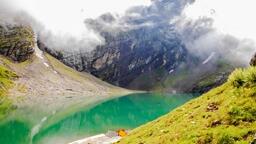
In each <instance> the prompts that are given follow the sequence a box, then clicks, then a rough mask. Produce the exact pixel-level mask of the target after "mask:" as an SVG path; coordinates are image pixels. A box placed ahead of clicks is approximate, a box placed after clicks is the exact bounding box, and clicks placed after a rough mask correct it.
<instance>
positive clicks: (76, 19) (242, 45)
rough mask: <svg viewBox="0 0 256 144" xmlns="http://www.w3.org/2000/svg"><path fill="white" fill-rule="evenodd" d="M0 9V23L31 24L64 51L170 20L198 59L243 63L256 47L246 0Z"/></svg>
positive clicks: (45, 0)
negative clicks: (220, 58)
mask: <svg viewBox="0 0 256 144" xmlns="http://www.w3.org/2000/svg"><path fill="white" fill-rule="evenodd" d="M113 3H115V4H114V5H113ZM231 3H232V4H231ZM239 6H242V7H245V8H243V11H242V12H241V11H238V10H237V9H239ZM0 11H1V13H0V18H1V24H2V23H6V22H7V21H8V22H7V23H9V24H10V23H12V24H13V23H15V24H19V23H21V24H24V23H25V24H29V25H31V26H32V27H33V29H34V30H35V32H36V33H37V35H38V36H39V37H40V40H41V41H42V42H43V43H44V44H45V45H46V46H47V47H48V48H50V49H54V50H58V51H62V52H63V53H65V52H66V53H80V52H91V51H93V50H94V49H95V48H96V47H97V46H99V45H104V44H105V39H104V37H103V36H102V33H104V32H108V33H111V34H113V35H114V34H118V33H120V32H124V31H129V30H133V29H138V28H141V27H156V26H161V25H171V26H172V27H173V29H174V30H175V32H176V33H177V34H178V35H179V37H180V39H181V40H182V41H183V43H184V44H185V46H186V48H187V49H188V51H189V52H190V53H191V54H192V55H194V56H197V57H200V58H201V59H202V60H207V59H209V57H210V58H212V57H222V58H224V59H226V60H229V61H230V62H232V63H239V64H244V65H245V64H248V62H249V60H250V58H251V55H253V53H254V52H255V51H256V48H255V40H256V30H255V28H254V26H255V24H254V23H253V22H252V21H251V18H252V16H253V14H254V13H256V12H254V11H256V10H255V9H254V8H253V7H252V2H250V0H246V2H245V1H244V0H243V1H242V0H237V1H236V2H233V1H231V0H225V1H223V0H207V2H206V1H205V0H197V1H194V0H152V1H150V0H126V1H117V0H110V1H104V2H102V1H100V0H96V1H93V2H92V1H88V0H78V1H71V0H65V1H63V0H61V1H60V0H36V1H35V0H2V1H1V6H0ZM213 53H214V55H213ZM209 60H211V59H209ZM203 62H204V61H203Z"/></svg>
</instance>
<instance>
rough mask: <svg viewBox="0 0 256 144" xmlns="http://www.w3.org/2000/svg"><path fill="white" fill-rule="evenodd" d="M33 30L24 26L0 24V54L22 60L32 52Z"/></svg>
mask: <svg viewBox="0 0 256 144" xmlns="http://www.w3.org/2000/svg"><path fill="white" fill-rule="evenodd" d="M34 46H35V38H34V32H33V30H32V29H31V28H30V27H26V26H5V27H3V26H0V54H2V55H4V56H6V57H9V58H11V59H12V60H14V61H17V62H23V61H25V60H27V59H29V58H30V57H31V55H32V54H33V53H34Z"/></svg>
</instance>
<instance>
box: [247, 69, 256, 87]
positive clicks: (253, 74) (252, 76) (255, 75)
mask: <svg viewBox="0 0 256 144" xmlns="http://www.w3.org/2000/svg"><path fill="white" fill-rule="evenodd" d="M245 82H246V83H247V84H248V85H250V86H255V85H256V67H250V68H248V69H247V70H246V73H245Z"/></svg>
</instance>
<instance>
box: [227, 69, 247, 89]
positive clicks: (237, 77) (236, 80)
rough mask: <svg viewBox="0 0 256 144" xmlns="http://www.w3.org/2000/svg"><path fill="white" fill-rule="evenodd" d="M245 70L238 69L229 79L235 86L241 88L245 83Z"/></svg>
mask: <svg viewBox="0 0 256 144" xmlns="http://www.w3.org/2000/svg"><path fill="white" fill-rule="evenodd" d="M244 79H245V78H244V70H243V69H236V70H235V71H234V72H233V73H232V74H231V75H230V76H229V79H228V82H229V83H231V85H232V86H233V87H236V88H239V87H241V86H243V85H244V83H245V80H244Z"/></svg>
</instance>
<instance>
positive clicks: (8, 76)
mask: <svg viewBox="0 0 256 144" xmlns="http://www.w3.org/2000/svg"><path fill="white" fill-rule="evenodd" d="M16 77H17V75H16V74H15V73H13V72H11V71H9V70H8V69H6V68H5V67H3V66H0V120H1V119H2V118H3V117H4V116H5V115H6V114H7V113H8V112H9V111H10V110H12V102H11V100H10V99H9V98H8V97H7V92H8V89H9V88H11V87H12V86H13V82H12V80H13V79H14V78H16Z"/></svg>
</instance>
